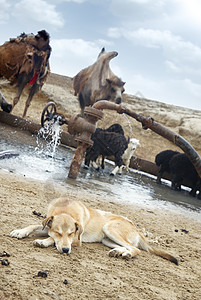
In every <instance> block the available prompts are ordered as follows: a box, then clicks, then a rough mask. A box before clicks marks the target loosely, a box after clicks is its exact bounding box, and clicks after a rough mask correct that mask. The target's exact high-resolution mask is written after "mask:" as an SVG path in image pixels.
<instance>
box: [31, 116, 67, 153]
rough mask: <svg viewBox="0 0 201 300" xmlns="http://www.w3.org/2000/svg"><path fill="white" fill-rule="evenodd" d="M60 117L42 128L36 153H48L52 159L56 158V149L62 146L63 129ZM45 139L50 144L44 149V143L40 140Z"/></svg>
mask: <svg viewBox="0 0 201 300" xmlns="http://www.w3.org/2000/svg"><path fill="white" fill-rule="evenodd" d="M60 118H61V117H60V116H57V118H54V119H52V120H51V121H49V122H48V123H47V124H45V126H44V127H42V128H41V129H40V130H39V131H38V135H37V138H36V143H37V147H36V149H35V151H37V152H38V153H42V152H44V151H45V152H46V154H48V155H50V156H51V157H52V158H54V156H55V153H56V147H58V146H59V145H60V144H61V133H62V128H61V126H60V124H59V121H60ZM41 137H42V138H43V139H44V140H45V141H47V142H48V143H47V144H46V147H45V149H44V143H41V142H40V138H41Z"/></svg>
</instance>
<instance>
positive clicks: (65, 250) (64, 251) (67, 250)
mask: <svg viewBox="0 0 201 300" xmlns="http://www.w3.org/2000/svg"><path fill="white" fill-rule="evenodd" d="M69 251H70V249H69V248H62V252H63V253H66V254H67V255H68V254H69Z"/></svg>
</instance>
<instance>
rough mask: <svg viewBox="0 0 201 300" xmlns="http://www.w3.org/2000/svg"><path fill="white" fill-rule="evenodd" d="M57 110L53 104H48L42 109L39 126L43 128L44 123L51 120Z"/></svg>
mask: <svg viewBox="0 0 201 300" xmlns="http://www.w3.org/2000/svg"><path fill="white" fill-rule="evenodd" d="M56 111H57V108H56V105H55V103H54V102H49V103H48V104H47V105H46V106H45V108H44V109H43V112H42V115H41V126H42V127H44V126H45V124H46V122H49V121H51V120H52V119H53V117H54V115H55V114H56Z"/></svg>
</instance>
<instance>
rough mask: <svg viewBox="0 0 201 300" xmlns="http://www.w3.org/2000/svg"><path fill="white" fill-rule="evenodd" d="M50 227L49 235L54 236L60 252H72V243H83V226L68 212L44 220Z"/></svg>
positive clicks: (44, 224)
mask: <svg viewBox="0 0 201 300" xmlns="http://www.w3.org/2000/svg"><path fill="white" fill-rule="evenodd" d="M43 226H44V227H45V226H47V227H48V235H49V236H50V237H51V238H53V240H54V242H55V246H56V247H57V250H58V251H59V252H60V253H66V254H70V253H71V245H72V243H74V244H79V245H81V234H82V232H83V229H82V226H81V225H80V224H79V223H78V222H77V221H75V220H74V219H73V218H72V217H71V216H70V215H68V214H64V213H63V214H59V215H56V216H51V217H48V218H46V219H45V220H44V221H43Z"/></svg>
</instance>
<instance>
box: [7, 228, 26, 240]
mask: <svg viewBox="0 0 201 300" xmlns="http://www.w3.org/2000/svg"><path fill="white" fill-rule="evenodd" d="M10 236H11V237H15V238H17V239H23V238H25V237H26V236H28V233H27V231H26V230H24V229H15V230H13V231H11V233H10Z"/></svg>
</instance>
